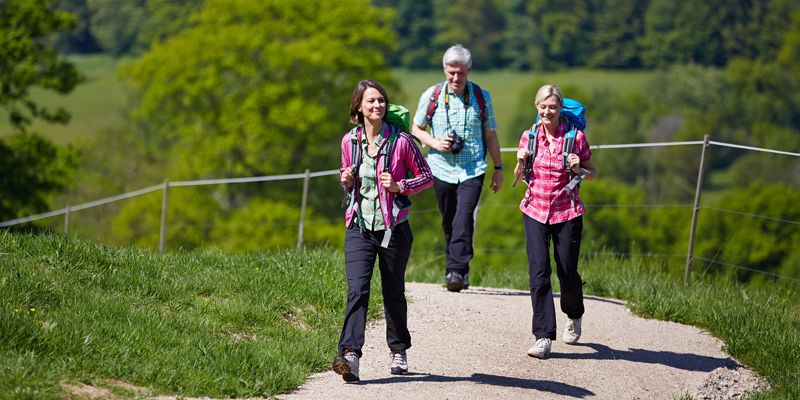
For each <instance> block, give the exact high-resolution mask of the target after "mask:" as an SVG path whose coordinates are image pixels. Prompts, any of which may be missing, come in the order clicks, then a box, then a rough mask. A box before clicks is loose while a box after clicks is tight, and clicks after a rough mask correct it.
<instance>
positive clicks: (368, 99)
mask: <svg viewBox="0 0 800 400" xmlns="http://www.w3.org/2000/svg"><path fill="white" fill-rule="evenodd" d="M358 111H360V112H361V114H362V115H364V120H365V121H371V122H378V121H380V120H382V119H383V115H384V114H386V99H384V98H383V95H382V94H381V92H379V91H378V89H375V88H373V87H368V88H367V90H365V91H364V95H363V96H362V97H361V107H360V108H359V109H358Z"/></svg>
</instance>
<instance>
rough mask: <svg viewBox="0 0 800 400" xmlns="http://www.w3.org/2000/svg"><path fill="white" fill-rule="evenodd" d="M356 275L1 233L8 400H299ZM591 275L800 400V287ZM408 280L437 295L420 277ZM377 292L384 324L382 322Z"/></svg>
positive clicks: (621, 272)
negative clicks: (103, 398)
mask: <svg viewBox="0 0 800 400" xmlns="http://www.w3.org/2000/svg"><path fill="white" fill-rule="evenodd" d="M342 264H343V260H342V255H341V253H340V252H334V251H329V250H315V251H297V250H291V251H282V252H274V253H258V254H249V255H243V256H231V255H226V254H222V253H218V252H188V253H175V254H169V255H163V256H162V255H157V254H154V253H152V252H148V251H142V250H135V249H130V248H110V247H103V246H100V245H96V244H92V243H88V242H83V241H78V240H74V239H67V238H64V237H62V236H57V235H40V236H29V235H21V234H11V233H8V232H0V265H1V266H0V398H3V399H34V398H35V399H61V398H65V397H68V396H69V395H68V391H69V390H70V389H69V388H70V387H73V388H74V387H81V385H92V386H95V387H98V388H102V389H104V390H107V391H108V393H113V394H114V395H117V396H120V397H124V398H125V397H143V396H149V395H157V394H172V395H181V396H212V397H234V396H235V397H248V396H273V395H276V394H279V393H283V392H286V391H287V390H290V389H291V388H294V387H297V386H298V385H300V384H301V383H302V382H303V381H304V380H305V379H306V378H307V376H308V374H309V373H310V372H311V371H319V370H324V369H326V368H328V363H329V361H330V358H331V356H332V355H333V354H334V352H335V346H336V341H337V338H338V332H339V329H340V324H341V315H342V312H343V311H342V310H343V309H344V303H345V292H346V284H345V280H344V273H343V268H342ZM581 268H582V274H583V277H584V280H585V282H586V286H585V287H586V292H587V294H591V295H596V296H606V297H613V298H620V299H625V300H627V301H628V304H629V306H630V307H631V308H632V309H633V311H634V312H636V313H638V314H640V315H643V316H646V317H653V318H659V319H666V320H672V321H677V322H681V323H686V324H691V325H695V326H698V327H702V328H704V329H707V330H708V331H709V332H711V333H712V334H714V335H715V336H717V337H719V338H721V339H722V340H723V341H724V342H725V344H726V349H727V351H728V352H729V353H730V354H731V355H732V356H733V357H735V358H736V359H737V360H739V361H740V362H742V363H744V364H745V365H747V366H749V367H751V368H753V369H755V370H756V371H758V372H759V373H760V374H762V375H763V376H765V377H766V378H767V379H768V380H769V381H770V383H771V384H772V386H773V390H772V391H770V392H769V393H767V394H764V395H760V396H758V397H757V398H758V399H788V398H800V384H799V383H798V376H800V348H798V346H797V343H800V331H798V329H797V326H800V307H799V306H800V303H798V289H797V288H794V289H790V288H786V287H780V286H774V287H770V288H769V290H765V289H760V288H757V287H747V286H739V285H736V284H731V283H728V282H727V281H726V280H724V279H718V280H716V281H710V280H706V279H704V278H703V277H700V276H697V275H695V278H694V280H693V282H692V284H691V285H688V286H685V285H683V284H682V283H681V279H680V276H676V275H670V274H668V273H665V272H663V271H662V270H661V269H660V268H658V267H655V266H653V265H652V264H651V263H650V262H648V261H645V260H641V259H620V258H614V257H594V258H585V259H584V260H583V261H582V267H581ZM492 274H494V275H495V276H494V278H493V280H492V282H494V283H495V284H496V285H497V286H499V287H514V288H519V289H524V288H525V285H526V283H527V276H526V275H525V272H524V271H520V270H495V271H492ZM376 278H377V277H376ZM436 278H437V279H438V274H437V275H436ZM409 279H410V280H417V281H426V280H427V281H431V279H428V278H425V277H424V273H421V272H420V268H419V267H415V266H412V267H411V268H410V271H409ZM437 279H433V280H432V281H434V282H435V281H437ZM377 282H378V279H374V280H373V294H374V295H373V297H372V300H373V304H372V305H371V307H370V310H371V317H372V318H375V317H378V316H379V315H380V314H381V311H382V310H381V307H380V305H379V303H378V300H377V299H379V298H380V297H379V295H378V293H379V288H378V285H377ZM554 282H555V280H554ZM621 334H623V333H622V332H621Z"/></svg>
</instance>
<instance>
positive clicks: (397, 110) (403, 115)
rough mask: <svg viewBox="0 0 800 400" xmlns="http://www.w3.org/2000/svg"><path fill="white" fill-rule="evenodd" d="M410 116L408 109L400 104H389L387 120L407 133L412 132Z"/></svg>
mask: <svg viewBox="0 0 800 400" xmlns="http://www.w3.org/2000/svg"><path fill="white" fill-rule="evenodd" d="M409 115H410V114H409V112H408V109H407V108H405V107H403V106H401V105H400V104H389V108H388V109H387V110H386V120H387V121H388V122H389V123H390V124H392V125H394V126H396V127H398V128H400V130H401V131H403V132H406V133H410V132H411V118H410V116H409Z"/></svg>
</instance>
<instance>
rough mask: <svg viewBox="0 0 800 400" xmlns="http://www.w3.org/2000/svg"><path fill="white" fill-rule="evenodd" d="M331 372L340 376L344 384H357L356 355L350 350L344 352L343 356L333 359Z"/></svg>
mask: <svg viewBox="0 0 800 400" xmlns="http://www.w3.org/2000/svg"><path fill="white" fill-rule="evenodd" d="M331 368H332V369H333V372H336V373H337V374H339V375H341V376H342V379H344V381H345V382H347V383H351V382H358V355H357V354H356V353H355V352H354V351H352V350H349V349H347V350H345V351H344V355H338V356H336V357H334V358H333V366H332V367H331Z"/></svg>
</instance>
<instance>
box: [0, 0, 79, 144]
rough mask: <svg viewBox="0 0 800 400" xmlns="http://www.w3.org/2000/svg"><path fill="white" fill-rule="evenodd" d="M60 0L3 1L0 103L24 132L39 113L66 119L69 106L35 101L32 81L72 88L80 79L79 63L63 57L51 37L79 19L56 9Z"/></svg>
mask: <svg viewBox="0 0 800 400" xmlns="http://www.w3.org/2000/svg"><path fill="white" fill-rule="evenodd" d="M55 5H56V0H2V1H0V54H2V55H3V56H2V57H0V108H3V109H6V110H7V111H8V115H9V119H10V121H11V124H12V126H14V128H16V129H17V130H19V131H22V132H24V131H25V128H26V127H27V126H29V125H30V124H31V122H32V120H33V119H34V118H40V119H42V120H45V121H48V122H57V123H66V122H67V121H68V120H69V114H68V113H67V112H66V111H65V110H64V109H58V110H56V111H50V110H48V109H47V108H44V107H41V106H39V105H38V104H36V102H35V101H33V100H32V99H31V97H30V93H29V91H28V89H29V88H31V87H33V86H39V87H42V88H44V89H48V90H54V91H56V92H58V93H61V94H66V93H69V92H70V91H71V90H72V89H73V88H74V87H75V85H77V84H78V82H79V81H80V79H81V78H80V75H79V74H78V71H77V70H76V69H75V67H74V66H73V65H72V64H70V63H69V62H66V61H64V60H61V59H60V58H59V56H58V54H57V53H56V51H55V50H54V49H53V48H52V47H50V46H49V45H48V42H47V40H46V39H48V38H50V37H51V36H52V35H54V34H56V33H58V32H59V31H62V30H66V29H69V28H71V27H73V26H74V24H75V16H74V15H72V14H69V13H66V12H62V11H56V10H55Z"/></svg>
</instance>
